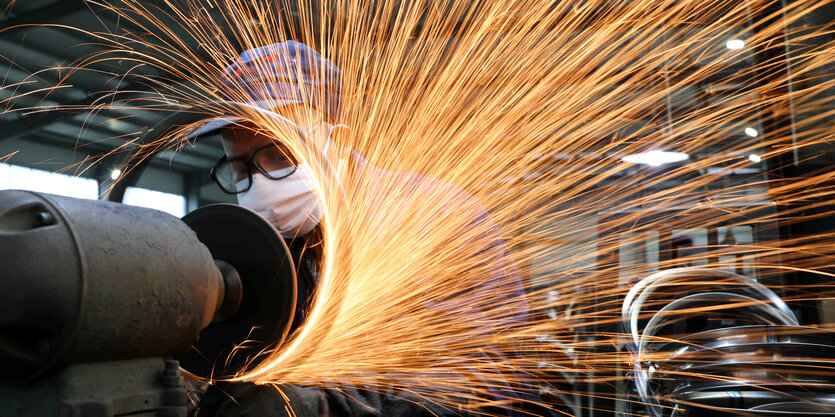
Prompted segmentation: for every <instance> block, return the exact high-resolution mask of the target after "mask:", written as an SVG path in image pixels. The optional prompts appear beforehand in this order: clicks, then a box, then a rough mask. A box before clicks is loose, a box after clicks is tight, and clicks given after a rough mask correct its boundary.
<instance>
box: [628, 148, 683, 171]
mask: <svg viewBox="0 0 835 417" xmlns="http://www.w3.org/2000/svg"><path fill="white" fill-rule="evenodd" d="M688 158H690V155H687V154H686V153H681V152H667V151H649V152H644V153H633V154H631V155H626V156H624V157H623V158H621V160H622V161H624V162H629V163H632V164H644V165H649V166H651V167H657V166H661V165H664V164H669V163H672V162H681V161H684V160H685V159H688Z"/></svg>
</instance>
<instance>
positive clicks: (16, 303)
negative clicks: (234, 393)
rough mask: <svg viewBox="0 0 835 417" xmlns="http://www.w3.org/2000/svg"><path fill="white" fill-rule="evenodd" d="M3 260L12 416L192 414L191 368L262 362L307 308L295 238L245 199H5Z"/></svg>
mask: <svg viewBox="0 0 835 417" xmlns="http://www.w3.org/2000/svg"><path fill="white" fill-rule="evenodd" d="M0 254H2V257H3V260H2V276H0V369H2V370H3V371H2V373H0V417H36V416H37V417H40V416H50V417H53V416H60V417H94V416H95V417H115V416H126V415H130V416H134V417H140V416H141V417H151V416H154V417H184V416H185V415H186V413H187V407H186V403H187V401H186V400H187V398H186V396H187V391H186V388H185V386H184V383H183V374H182V370H185V371H186V372H188V373H190V374H193V375H194V376H196V377H203V378H206V377H209V376H214V377H218V376H229V375H232V374H234V373H235V372H238V371H240V369H241V368H243V367H244V366H252V365H254V364H255V363H257V362H258V361H259V360H262V359H263V352H264V351H265V349H268V348H269V347H271V346H274V345H275V344H277V343H280V342H281V341H282V340H283V339H284V338H285V337H286V336H287V334H288V332H289V331H290V326H291V323H292V321H293V317H294V314H296V296H297V294H296V275H295V268H294V265H293V261H292V258H291V256H290V255H289V252H288V249H287V247H286V245H285V243H284V241H283V239H282V238H281V237H280V236H279V235H278V234H277V233H276V231H275V229H274V228H273V227H272V226H271V225H270V224H269V223H268V222H267V221H266V220H265V219H264V218H262V217H261V216H259V215H258V214H257V213H255V212H252V211H250V210H248V209H245V208H242V207H240V206H236V205H231V204H218V205H212V206H206V207H203V208H200V209H198V210H195V211H193V212H191V213H189V214H188V215H186V216H185V217H184V218H183V219H178V218H176V217H174V216H171V215H168V214H165V213H162V212H160V211H156V210H151V209H146V208H140V207H133V206H127V205H123V204H119V203H115V202H108V201H97V200H82V199H75V198H69V197H60V196H55V195H49V194H43V193H37V192H30V191H19V190H7V191H0ZM245 341H246V344H245V345H242V346H239V345H241V344H242V343H243V342H245ZM236 347H239V349H236ZM181 367H182V370H181Z"/></svg>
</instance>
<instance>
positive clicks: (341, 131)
mask: <svg viewBox="0 0 835 417" xmlns="http://www.w3.org/2000/svg"><path fill="white" fill-rule="evenodd" d="M334 131H336V136H334ZM350 137H351V128H350V127H349V126H348V125H344V124H337V125H332V126H331V127H330V132H328V140H327V142H325V148H324V152H325V153H327V152H328V150H329V149H330V146H331V144H334V145H335V146H336V149H337V151H339V153H340V158H341V157H342V156H343V155H342V153H344V152H346V151H347V150H348V148H349V147H348V138H350Z"/></svg>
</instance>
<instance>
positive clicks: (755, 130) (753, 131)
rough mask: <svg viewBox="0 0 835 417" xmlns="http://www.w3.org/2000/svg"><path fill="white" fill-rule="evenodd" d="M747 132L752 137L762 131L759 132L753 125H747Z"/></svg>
mask: <svg viewBox="0 0 835 417" xmlns="http://www.w3.org/2000/svg"><path fill="white" fill-rule="evenodd" d="M745 134H746V135H748V136H750V137H752V138H755V137H757V136H759V135H760V132H757V129H754V128H753V127H746V128H745Z"/></svg>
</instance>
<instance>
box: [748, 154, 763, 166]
mask: <svg viewBox="0 0 835 417" xmlns="http://www.w3.org/2000/svg"><path fill="white" fill-rule="evenodd" d="M748 159H749V160H750V161H751V162H753V163H755V164H756V163H759V162H760V161H762V160H763V159H762V158H760V156H759V155H757V154H753V153H752V154H751V155H748Z"/></svg>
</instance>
